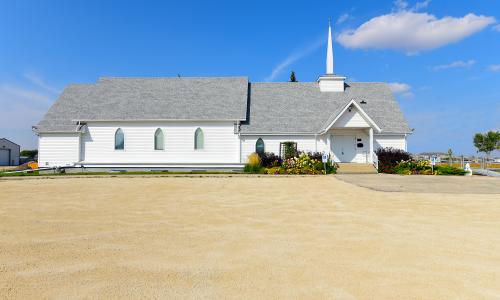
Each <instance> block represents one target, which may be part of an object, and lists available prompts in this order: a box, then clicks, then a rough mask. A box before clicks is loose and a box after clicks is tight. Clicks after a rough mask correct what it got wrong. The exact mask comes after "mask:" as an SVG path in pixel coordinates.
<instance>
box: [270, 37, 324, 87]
mask: <svg viewBox="0 0 500 300" xmlns="http://www.w3.org/2000/svg"><path fill="white" fill-rule="evenodd" d="M325 42H326V38H324V37H323V38H321V39H318V40H317V41H316V42H314V43H313V44H311V45H310V46H309V47H307V48H304V49H301V50H298V51H295V52H293V53H292V54H290V55H288V57H287V58H285V59H284V60H283V61H282V62H280V63H279V64H278V65H276V67H274V69H273V70H272V72H271V74H269V76H267V77H266V78H265V79H264V81H273V80H274V79H276V77H278V76H279V75H280V74H281V73H282V72H283V71H284V70H285V69H286V68H288V67H289V66H290V65H292V64H293V63H295V62H296V61H298V60H300V59H301V58H303V57H305V56H307V55H308V54H310V53H312V52H314V51H315V50H317V49H318V48H319V47H321V46H322V45H324V44H325Z"/></svg>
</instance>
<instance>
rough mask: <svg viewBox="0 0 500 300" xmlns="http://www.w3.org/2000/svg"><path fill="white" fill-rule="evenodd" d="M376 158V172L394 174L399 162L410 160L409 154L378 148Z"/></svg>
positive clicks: (398, 150) (392, 149) (397, 150)
mask: <svg viewBox="0 0 500 300" xmlns="http://www.w3.org/2000/svg"><path fill="white" fill-rule="evenodd" d="M376 154H377V156H378V171H379V172H380V173H389V174H394V173H396V170H395V169H394V168H395V167H396V166H397V165H398V164H399V162H400V161H409V160H411V154H410V153H408V152H406V151H403V150H400V149H395V148H379V149H377V151H376Z"/></svg>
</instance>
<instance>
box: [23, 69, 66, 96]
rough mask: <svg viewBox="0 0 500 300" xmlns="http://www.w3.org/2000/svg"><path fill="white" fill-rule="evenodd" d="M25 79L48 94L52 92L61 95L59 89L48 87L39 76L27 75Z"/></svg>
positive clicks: (29, 73) (31, 73)
mask: <svg viewBox="0 0 500 300" xmlns="http://www.w3.org/2000/svg"><path fill="white" fill-rule="evenodd" d="M24 78H26V79H28V80H29V81H30V82H31V83H33V84H34V85H36V86H37V87H39V88H42V89H44V90H46V91H47V92H50V93H52V94H59V92H60V90H59V89H56V88H54V87H52V86H50V85H48V84H47V83H45V81H44V80H43V79H42V78H40V77H39V76H38V75H37V74H35V73H33V72H28V73H25V74H24Z"/></svg>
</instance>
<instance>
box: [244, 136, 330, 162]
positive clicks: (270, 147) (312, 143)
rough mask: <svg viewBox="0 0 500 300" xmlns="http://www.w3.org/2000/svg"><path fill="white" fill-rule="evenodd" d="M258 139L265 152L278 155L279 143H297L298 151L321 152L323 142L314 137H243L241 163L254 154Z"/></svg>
mask: <svg viewBox="0 0 500 300" xmlns="http://www.w3.org/2000/svg"><path fill="white" fill-rule="evenodd" d="M259 138H262V140H263V141H264V145H265V146H264V148H265V152H273V153H274V154H276V155H279V153H280V143H281V142H289V141H291V142H297V149H298V150H300V151H311V152H315V151H322V149H323V146H322V144H323V142H322V141H321V140H320V139H319V138H318V140H316V138H315V136H314V135H307V136H305V135H262V136H258V135H244V136H242V137H241V158H242V162H243V163H245V162H246V161H247V158H248V155H250V154H251V153H253V152H255V143H256V142H257V140H258V139H259Z"/></svg>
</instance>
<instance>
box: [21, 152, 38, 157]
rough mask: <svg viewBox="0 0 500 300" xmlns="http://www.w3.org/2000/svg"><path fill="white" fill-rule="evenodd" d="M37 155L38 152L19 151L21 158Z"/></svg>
mask: <svg viewBox="0 0 500 300" xmlns="http://www.w3.org/2000/svg"><path fill="white" fill-rule="evenodd" d="M37 154H38V150H23V151H21V153H20V155H21V156H27V157H34V156H35V155H37Z"/></svg>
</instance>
